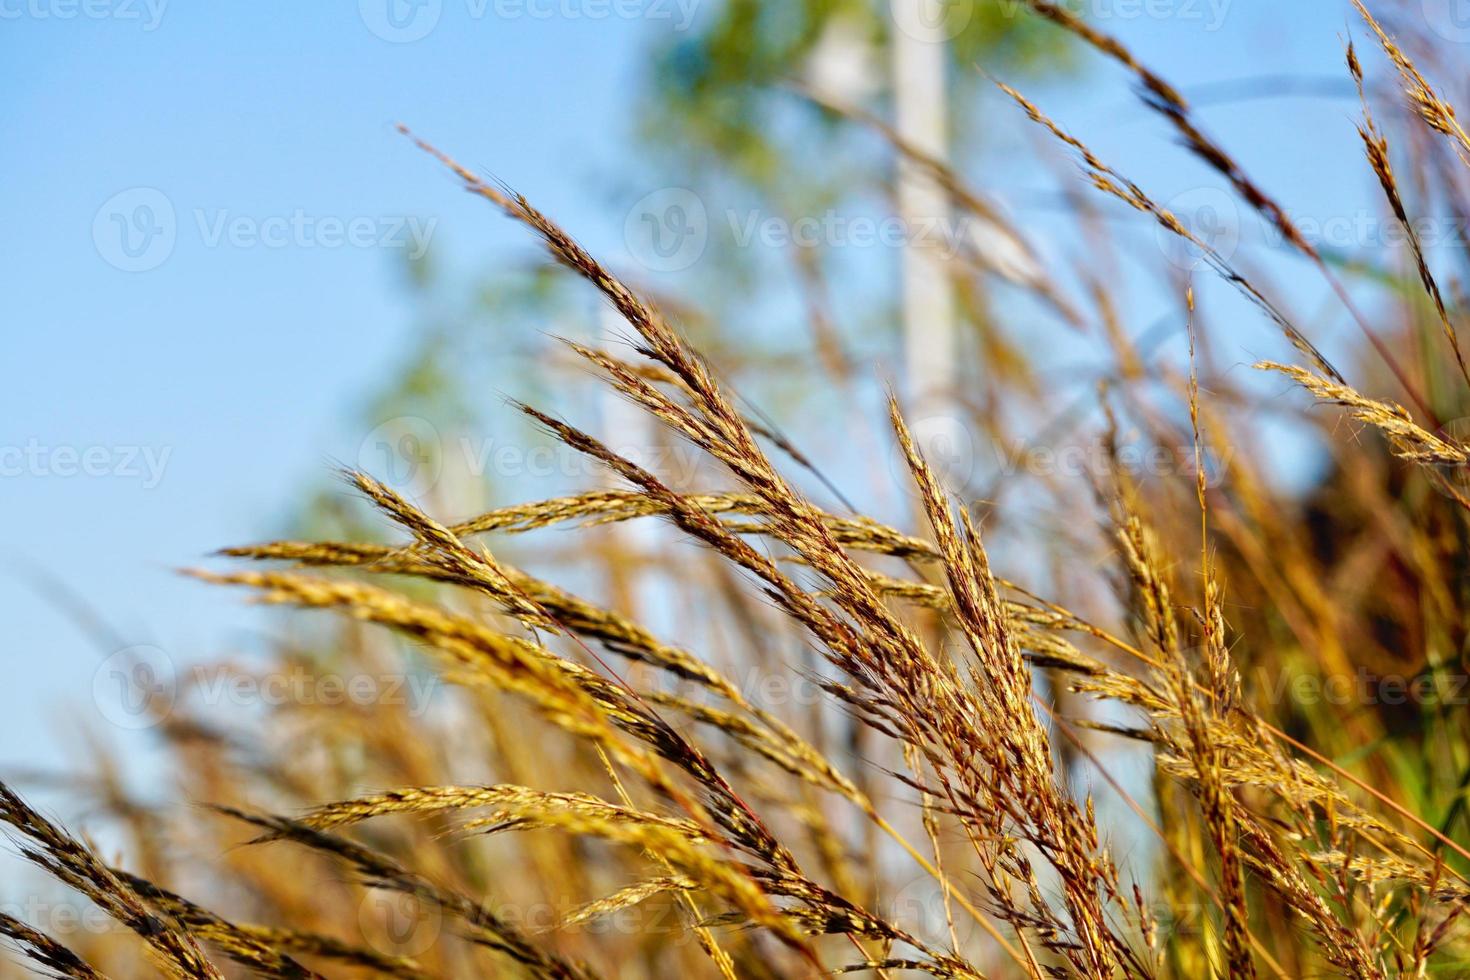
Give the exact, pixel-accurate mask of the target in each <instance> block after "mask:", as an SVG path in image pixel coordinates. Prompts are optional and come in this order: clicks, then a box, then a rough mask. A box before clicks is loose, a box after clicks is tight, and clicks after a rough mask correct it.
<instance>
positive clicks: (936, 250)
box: [891, 0, 955, 417]
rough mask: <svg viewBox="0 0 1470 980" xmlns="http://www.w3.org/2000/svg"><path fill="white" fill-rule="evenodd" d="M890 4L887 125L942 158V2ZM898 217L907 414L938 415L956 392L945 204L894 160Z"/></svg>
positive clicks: (920, 176)
mask: <svg viewBox="0 0 1470 980" xmlns="http://www.w3.org/2000/svg"><path fill="white" fill-rule="evenodd" d="M891 4H892V14H893V22H894V25H895V28H894V30H893V88H894V114H895V119H894V124H895V127H896V128H897V130H898V134H899V136H901V137H902V138H903V139H904V140H906V141H908V142H909V143H911V144H913V145H914V146H915V147H917V148H918V149H919V150H921V151H923V152H925V153H928V154H930V155H932V156H933V157H935V158H936V159H940V160H943V159H945V157H946V155H947V144H948V139H949V134H948V126H947V120H946V116H947V112H946V109H947V105H948V103H947V99H946V92H945V89H946V85H945V61H946V51H945V44H946V41H947V37H946V31H945V17H944V14H945V5H944V0H891ZM900 8H903V9H900ZM898 212H899V218H900V219H901V220H902V221H903V223H904V227H905V229H906V230H907V241H908V245H907V246H906V247H905V248H904V250H903V258H902V262H903V269H902V288H903V332H904V363H905V371H906V374H907V383H908V396H909V399H910V405H911V411H913V412H914V413H915V414H916V416H918V417H922V416H925V415H932V414H944V413H945V412H946V406H947V405H948V404H949V402H950V400H951V398H952V396H953V394H954V391H955V326H954V319H955V318H954V293H953V290H952V289H951V287H950V281H949V275H948V272H947V270H946V268H945V255H944V249H943V248H942V247H941V244H942V242H943V240H944V236H945V235H946V234H947V232H948V229H949V228H950V227H951V222H950V220H949V202H948V199H947V196H946V195H945V193H944V190H943V188H941V187H940V186H939V184H938V182H937V181H935V180H934V179H933V178H932V177H931V176H930V175H928V174H927V173H925V172H924V171H923V170H922V169H921V168H919V167H916V166H915V165H914V164H913V163H911V162H910V161H909V160H907V159H901V160H900V161H899V168H898Z"/></svg>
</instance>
